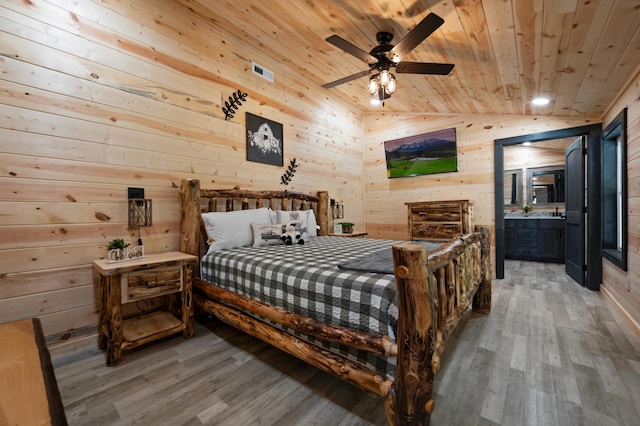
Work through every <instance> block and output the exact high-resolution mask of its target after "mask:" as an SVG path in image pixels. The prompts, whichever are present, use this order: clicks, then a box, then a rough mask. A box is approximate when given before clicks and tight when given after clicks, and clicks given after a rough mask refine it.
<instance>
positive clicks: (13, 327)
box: [0, 318, 67, 425]
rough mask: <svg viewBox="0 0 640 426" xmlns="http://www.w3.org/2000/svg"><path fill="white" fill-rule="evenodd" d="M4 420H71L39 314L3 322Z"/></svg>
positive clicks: (0, 383)
mask: <svg viewBox="0 0 640 426" xmlns="http://www.w3.org/2000/svg"><path fill="white" fill-rule="evenodd" d="M5 421H6V423H4V422H5ZM0 423H2V424H7V425H66V424H67V419H66V417H65V414H64V407H63V405H62V399H61V398H60V391H59V390H58V384H57V382H56V377H55V375H54V373H53V365H52V364H51V357H50V356H49V350H48V349H47V345H46V342H45V338H44V334H43V332H42V326H41V324H40V320H38V319H37V318H33V319H26V320H22V321H16V322H11V323H6V324H0Z"/></svg>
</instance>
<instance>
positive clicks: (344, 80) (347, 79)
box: [322, 70, 372, 89]
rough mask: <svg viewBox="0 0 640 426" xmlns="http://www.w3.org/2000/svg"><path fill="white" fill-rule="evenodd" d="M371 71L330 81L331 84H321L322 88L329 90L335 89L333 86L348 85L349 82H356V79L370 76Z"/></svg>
mask: <svg viewBox="0 0 640 426" xmlns="http://www.w3.org/2000/svg"><path fill="white" fill-rule="evenodd" d="M371 71H372V70H366V71H361V72H359V73H357V74H353V75H350V76H348V77H344V78H341V79H340V80H336V81H332V82H331V83H327V84H323V85H322V87H324V88H325V89H330V88H332V87H335V86H337V85H339V84H342V83H348V82H350V81H351V80H356V79H358V78H360V77H364V76H365V75H369V74H371Z"/></svg>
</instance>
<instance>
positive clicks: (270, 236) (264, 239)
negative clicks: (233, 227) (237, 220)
mask: <svg viewBox="0 0 640 426" xmlns="http://www.w3.org/2000/svg"><path fill="white" fill-rule="evenodd" d="M251 229H252V230H253V246H254V247H258V246H276V245H281V244H282V240H281V239H280V237H282V224H281V223H276V224H273V223H252V224H251Z"/></svg>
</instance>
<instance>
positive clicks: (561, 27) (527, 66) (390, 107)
mask: <svg viewBox="0 0 640 426" xmlns="http://www.w3.org/2000/svg"><path fill="white" fill-rule="evenodd" d="M180 2H181V3H182V4H184V5H185V6H188V7H189V8H191V9H192V10H193V11H194V12H195V13H197V14H200V15H203V16H204V17H205V18H206V19H207V20H208V21H210V22H214V23H217V24H219V25H221V26H223V27H224V26H227V27H228V28H235V31H236V32H237V33H238V34H239V36H240V37H241V38H242V39H243V42H246V43H250V44H253V45H254V46H260V47H261V49H265V51H266V52H267V53H268V55H269V57H270V58H272V62H271V63H266V64H263V65H264V66H266V67H267V68H272V69H274V68H275V69H276V70H282V69H283V68H282V67H286V69H287V72H285V73H284V75H285V76H289V77H291V76H295V77H296V78H297V79H301V80H303V81H306V84H307V85H308V86H309V87H320V86H322V85H323V84H325V83H328V82H331V81H334V80H337V79H339V78H342V77H346V76H349V75H352V74H355V73H357V72H359V71H364V70H367V69H368V65H367V64H366V63H365V62H362V61H361V60H359V59H357V58H355V57H354V56H352V55H349V54H347V53H345V52H344V51H342V50H340V49H339V48H337V47H335V46H333V45H332V44H330V43H328V42H327V41H325V39H326V38H327V37H329V36H331V35H333V34H337V35H339V36H340V37H342V38H344V39H345V40H347V41H348V42H350V43H352V44H354V45H356V46H358V47H360V48H361V49H362V50H364V51H367V52H368V51H370V50H371V49H372V48H373V47H374V46H376V45H377V42H376V33H377V32H378V31H388V32H390V33H392V34H393V35H394V41H395V42H398V41H399V40H401V39H402V38H403V37H404V36H405V35H406V34H407V33H408V32H409V31H410V30H411V29H412V28H413V27H414V26H415V25H416V24H417V23H419V22H420V21H421V20H422V19H423V18H424V17H425V16H426V15H428V14H429V13H430V12H433V13H435V14H437V15H439V16H440V17H442V18H443V19H444V21H445V22H444V24H443V25H442V26H441V27H440V28H439V29H437V30H436V31H435V32H434V33H433V34H432V35H431V36H429V37H428V38H427V39H426V40H424V41H423V42H422V43H420V44H419V45H418V46H417V47H416V48H415V49H414V50H413V52H412V53H410V54H409V55H408V57H407V58H405V59H404V60H407V61H414V62H450V63H453V64H455V68H454V69H453V71H452V72H451V74H450V75H448V76H432V75H410V74H396V77H397V79H398V89H397V91H396V93H395V94H394V95H393V96H392V97H391V99H389V100H387V101H386V102H385V105H384V107H380V106H372V105H371V104H370V96H369V94H368V91H367V82H368V78H367V77H363V78H360V79H357V80H354V81H351V82H349V83H346V84H342V85H339V86H337V87H334V88H330V89H323V90H328V91H331V92H333V93H334V94H337V95H339V96H340V97H342V98H343V99H345V100H347V101H348V102H350V103H352V104H354V105H356V106H357V108H359V109H361V110H363V111H381V110H382V111H392V112H395V111H399V112H425V113H504V114H542V115H558V116H566V115H573V116H593V117H600V116H601V115H602V113H603V112H604V111H605V110H606V109H607V107H608V106H609V104H610V103H611V102H612V101H613V100H614V99H615V95H616V94H617V93H618V92H619V91H620V90H621V89H622V88H623V87H624V86H625V84H626V83H627V82H628V81H629V78H630V77H632V76H633V75H634V73H637V72H638V71H639V69H640V1H638V0H305V1H303V0H273V1H262V2H257V1H250V0H228V1H226V2H221V1H220V0H180ZM392 43H393V42H392ZM280 75H281V77H280V78H282V73H281V74H280ZM276 78H279V77H276ZM539 95H542V96H547V97H549V98H550V100H551V103H550V104H549V105H547V106H544V107H536V106H533V105H531V103H530V101H531V99H532V98H534V97H536V96H539Z"/></svg>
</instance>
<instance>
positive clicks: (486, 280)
mask: <svg viewBox="0 0 640 426" xmlns="http://www.w3.org/2000/svg"><path fill="white" fill-rule="evenodd" d="M475 232H480V234H481V235H482V240H481V241H480V244H481V250H482V254H481V256H482V262H481V267H482V272H481V274H482V281H481V282H480V285H479V286H478V290H477V291H476V294H474V296H473V303H472V304H471V306H472V309H473V311H474V312H478V313H480V314H490V313H491V257H490V256H491V254H490V250H491V231H490V230H489V228H487V227H486V226H476V227H475Z"/></svg>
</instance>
